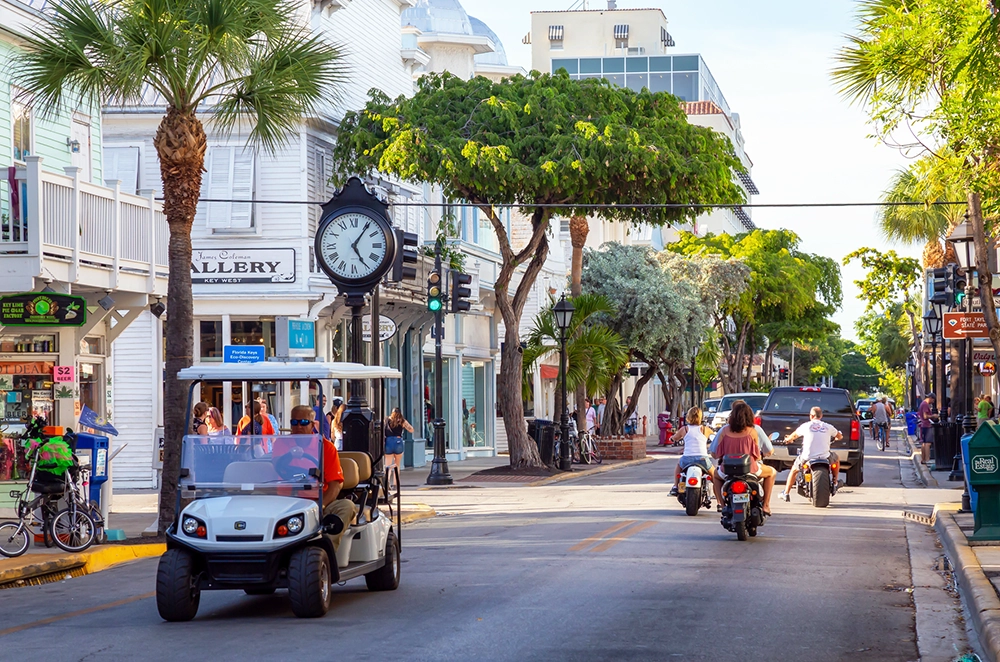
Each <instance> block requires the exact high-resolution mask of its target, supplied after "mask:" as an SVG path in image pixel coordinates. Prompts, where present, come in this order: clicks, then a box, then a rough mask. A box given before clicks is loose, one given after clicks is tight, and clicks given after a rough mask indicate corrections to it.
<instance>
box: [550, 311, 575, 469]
mask: <svg viewBox="0 0 1000 662" xmlns="http://www.w3.org/2000/svg"><path fill="white" fill-rule="evenodd" d="M575 310H576V308H574V306H573V303H572V302H571V301H568V300H567V299H566V295H565V294H564V295H562V297H560V299H559V301H558V302H557V303H556V305H555V307H553V309H552V313H553V315H554V316H555V318H556V326H557V327H559V398H560V400H561V401H562V402H561V403H560V407H559V434H560V437H559V438H560V439H562V443H561V444H559V468H560V469H561V470H563V471H569V470H570V469H571V468H572V467H573V460H572V451H571V450H570V447H569V411H568V410H567V407H566V330H567V329H568V328H569V325H570V322H572V321H573V311H575Z"/></svg>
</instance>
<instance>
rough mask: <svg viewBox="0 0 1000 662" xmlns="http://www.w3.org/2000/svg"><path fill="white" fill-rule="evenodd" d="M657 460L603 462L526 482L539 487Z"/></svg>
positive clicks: (527, 485)
mask: <svg viewBox="0 0 1000 662" xmlns="http://www.w3.org/2000/svg"><path fill="white" fill-rule="evenodd" d="M657 461H658V458H655V457H642V458H639V459H638V460H625V461H624V462H619V463H618V464H602V465H599V466H598V467H596V468H594V469H584V470H583V471H567V472H566V473H562V474H556V475H555V476H549V477H548V478H542V479H541V480H536V481H532V482H530V483H525V487H539V486H541V485H550V484H552V483H561V482H563V481H564V480H573V479H574V478H583V477H585V476H594V475H597V474H603V473H607V472H608V471H617V470H618V469H627V468H629V467H637V466H639V465H640V464H649V463H650V462H657Z"/></svg>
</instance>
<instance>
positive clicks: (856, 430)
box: [851, 421, 861, 441]
mask: <svg viewBox="0 0 1000 662" xmlns="http://www.w3.org/2000/svg"><path fill="white" fill-rule="evenodd" d="M860 439H861V423H859V422H858V421H851V441H859V440H860Z"/></svg>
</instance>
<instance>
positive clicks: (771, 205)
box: [156, 198, 968, 209]
mask: <svg viewBox="0 0 1000 662" xmlns="http://www.w3.org/2000/svg"><path fill="white" fill-rule="evenodd" d="M156 199H157V200H159V201H162V200H163V198H156ZM198 202H233V203H239V204H252V205H325V204H326V203H327V202H329V200H322V201H316V200H236V199H231V198H200V199H199V200H198ZM387 204H388V205H389V206H392V207H480V206H482V205H477V204H475V203H472V202H389V203H387ZM966 204H968V203H967V202H965V201H964V200H963V201H956V202H945V201H935V202H759V203H746V204H738V203H732V204H721V203H713V204H707V203H706V204H701V203H686V202H679V203H670V202H665V203H659V202H620V203H613V204H573V203H564V204H557V203H536V204H533V203H527V202H525V203H509V204H508V203H497V204H494V205H492V206H493V207H495V208H499V209H507V208H521V207H531V208H539V209H566V208H573V209H737V208H740V209H796V208H805V207H923V206H925V205H933V206H939V205H945V206H948V205H966Z"/></svg>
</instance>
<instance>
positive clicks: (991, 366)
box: [979, 361, 997, 377]
mask: <svg viewBox="0 0 1000 662" xmlns="http://www.w3.org/2000/svg"><path fill="white" fill-rule="evenodd" d="M979 374H980V375H983V376H984V377H989V376H990V375H995V374H997V364H996V363H994V362H993V361H987V362H986V363H980V364H979Z"/></svg>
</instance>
